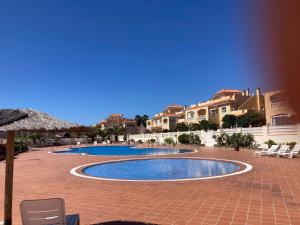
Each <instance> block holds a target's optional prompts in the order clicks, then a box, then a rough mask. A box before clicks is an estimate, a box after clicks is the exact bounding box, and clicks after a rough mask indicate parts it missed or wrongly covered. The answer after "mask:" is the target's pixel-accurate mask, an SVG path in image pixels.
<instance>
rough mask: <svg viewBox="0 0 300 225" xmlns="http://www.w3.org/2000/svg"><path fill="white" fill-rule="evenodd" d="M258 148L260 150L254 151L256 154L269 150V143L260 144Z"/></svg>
mask: <svg viewBox="0 0 300 225" xmlns="http://www.w3.org/2000/svg"><path fill="white" fill-rule="evenodd" d="M257 149H258V150H257V151H255V152H254V156H256V155H260V153H261V151H267V150H268V149H269V146H268V145H267V144H262V145H259V146H258V147H257Z"/></svg>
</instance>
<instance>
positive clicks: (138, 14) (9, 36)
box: [0, 0, 263, 124]
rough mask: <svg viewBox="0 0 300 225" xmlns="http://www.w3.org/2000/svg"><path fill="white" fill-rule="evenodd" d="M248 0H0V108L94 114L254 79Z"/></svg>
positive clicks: (146, 107)
mask: <svg viewBox="0 0 300 225" xmlns="http://www.w3.org/2000/svg"><path fill="white" fill-rule="evenodd" d="M247 2H249V1H246V0H235V1H233V0H226V1H220V0H201V1H199V0H196V1H182V0H181V1H176V0H170V1H158V0H157V1H146V0H145V1H143V0H136V1H131V0H128V1H124V0H119V1H114V0H107V1H100V0H89V1H86V0H83V1H74V0H72V1H61V0H42V1H41V0H37V1H14V0H3V1H1V4H0V78H1V80H0V82H1V91H0V108H7V107H9V108H19V107H30V108H34V109H37V110H40V111H45V112H48V113H50V114H52V115H55V116H57V117H59V118H61V119H65V120H69V121H75V122H79V123H83V124H93V123H95V122H98V121H99V120H101V119H103V118H105V117H106V115H108V114H110V113H123V114H125V116H127V117H131V116H134V115H136V114H148V115H150V116H152V115H153V114H154V113H156V112H159V111H161V110H163V109H164V108H165V106H166V105H168V104H171V103H177V104H192V103H197V102H199V101H203V100H206V99H208V98H210V97H211V95H212V94H213V93H214V92H216V91H217V90H219V89H221V88H238V89H243V88H247V87H249V88H251V89H254V88H255V87H256V86H262V84H261V82H263V81H262V80H260V79H259V76H258V74H257V71H256V70H255V69H254V68H255V67H253V65H251V63H250V61H251V60H250V59H249V58H251V57H250V55H251V54H250V47H249V43H247V41H248V37H249V27H251V26H250V21H251V18H250V17H249V13H248V12H247V11H246V9H247V4H246V3H247Z"/></svg>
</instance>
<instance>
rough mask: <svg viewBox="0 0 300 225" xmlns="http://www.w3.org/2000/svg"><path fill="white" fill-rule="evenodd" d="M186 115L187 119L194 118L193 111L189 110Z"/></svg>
mask: <svg viewBox="0 0 300 225" xmlns="http://www.w3.org/2000/svg"><path fill="white" fill-rule="evenodd" d="M187 116H188V119H194V116H195V113H194V112H189V113H188V114H187Z"/></svg>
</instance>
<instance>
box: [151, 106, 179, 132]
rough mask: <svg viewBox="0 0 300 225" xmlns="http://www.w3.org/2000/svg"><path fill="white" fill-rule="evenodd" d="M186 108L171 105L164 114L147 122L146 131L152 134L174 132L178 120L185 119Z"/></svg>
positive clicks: (161, 113)
mask: <svg viewBox="0 0 300 225" xmlns="http://www.w3.org/2000/svg"><path fill="white" fill-rule="evenodd" d="M183 110H184V107H183V106H180V105H169V106H168V107H167V108H166V109H165V110H164V111H163V112H160V113H158V114H155V116H154V117H153V118H152V119H150V120H147V123H146V129H147V130H150V131H151V132H162V131H164V130H166V131H167V130H168V131H172V130H174V129H175V126H176V124H177V122H178V120H180V119H183V118H184V111H183Z"/></svg>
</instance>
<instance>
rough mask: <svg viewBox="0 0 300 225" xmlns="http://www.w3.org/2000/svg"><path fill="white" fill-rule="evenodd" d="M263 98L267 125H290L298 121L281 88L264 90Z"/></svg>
mask: <svg viewBox="0 0 300 225" xmlns="http://www.w3.org/2000/svg"><path fill="white" fill-rule="evenodd" d="M264 98H265V114H266V121H267V125H271V126H279V125H290V124H295V123H296V122H299V120H298V121H297V117H296V113H295V111H293V110H292V109H291V108H290V106H289V104H288V99H287V96H286V95H285V93H284V91H283V90H277V91H271V92H266V93H265V94H264Z"/></svg>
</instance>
